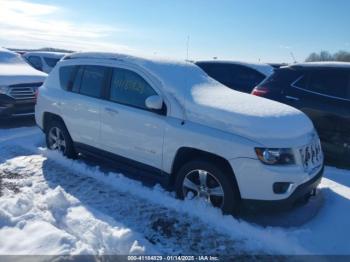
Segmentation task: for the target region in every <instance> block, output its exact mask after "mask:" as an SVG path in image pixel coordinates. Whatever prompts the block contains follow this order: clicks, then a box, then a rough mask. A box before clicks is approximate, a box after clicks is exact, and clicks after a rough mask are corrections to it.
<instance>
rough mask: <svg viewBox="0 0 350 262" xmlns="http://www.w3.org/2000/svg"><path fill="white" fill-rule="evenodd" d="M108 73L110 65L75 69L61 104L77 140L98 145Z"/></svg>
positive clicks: (75, 140) (70, 129)
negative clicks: (103, 92) (103, 93)
mask: <svg viewBox="0 0 350 262" xmlns="http://www.w3.org/2000/svg"><path fill="white" fill-rule="evenodd" d="M60 70H63V69H62V67H61V68H60ZM107 73H108V68H106V67H104V66H98V65H86V66H79V67H77V68H76V73H75V76H74V80H73V81H72V82H71V83H70V84H69V86H68V87H67V89H68V90H67V91H69V93H68V92H67V93H66V95H65V99H64V104H63V105H62V106H61V108H62V113H63V117H64V121H65V123H66V125H67V128H68V130H69V132H70V134H71V136H72V138H73V140H74V142H78V143H82V144H86V145H90V146H94V147H99V132H100V111H101V96H102V91H103V88H104V85H105V81H106V76H107Z"/></svg>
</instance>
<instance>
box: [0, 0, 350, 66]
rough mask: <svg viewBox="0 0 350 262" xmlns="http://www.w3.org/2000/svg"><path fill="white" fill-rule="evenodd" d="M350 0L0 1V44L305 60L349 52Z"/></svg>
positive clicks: (180, 56) (178, 55)
mask: <svg viewBox="0 0 350 262" xmlns="http://www.w3.org/2000/svg"><path fill="white" fill-rule="evenodd" d="M349 10H350V1H348V0H293V1H291V0H290V1H288V0H99V1H96V0H94V1H91V0H51V1H50V0H46V1H44V0H23V1H17V0H0V46H3V47H17V48H39V47H57V48H68V49H72V50H75V51H80V50H84V51H85V50H95V51H116V52H123V53H130V54H136V55H146V56H153V55H156V56H161V57H171V58H177V59H185V58H186V56H187V45H188V46H189V58H190V59H210V58H212V57H214V56H215V57H218V58H219V59H233V60H244V61H251V62H254V61H259V60H260V61H262V62H291V61H292V58H291V53H293V54H294V56H295V57H296V59H297V60H298V61H302V60H304V59H305V57H306V56H307V55H308V54H309V53H311V52H313V51H321V50H328V51H331V52H335V51H338V50H348V51H350V34H349V25H350V15H349Z"/></svg>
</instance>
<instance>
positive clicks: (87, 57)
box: [62, 55, 125, 62]
mask: <svg viewBox="0 0 350 262" xmlns="http://www.w3.org/2000/svg"><path fill="white" fill-rule="evenodd" d="M70 59H100V60H114V61H120V62H125V60H124V59H122V58H117V57H97V56H72V55H66V56H65V57H64V58H63V59H62V60H70Z"/></svg>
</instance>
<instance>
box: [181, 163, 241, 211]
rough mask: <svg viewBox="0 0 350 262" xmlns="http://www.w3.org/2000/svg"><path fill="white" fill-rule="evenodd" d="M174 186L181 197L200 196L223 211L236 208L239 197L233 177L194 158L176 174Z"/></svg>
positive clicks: (192, 197)
mask: <svg viewBox="0 0 350 262" xmlns="http://www.w3.org/2000/svg"><path fill="white" fill-rule="evenodd" d="M232 175H233V174H232ZM175 186H176V194H177V196H178V197H179V198H181V199H184V198H191V199H194V198H200V199H203V200H205V201H206V202H208V203H209V204H210V205H212V206H214V207H217V208H220V209H221V210H222V211H223V212H224V213H230V214H233V213H235V212H236V210H237V207H238V202H239V197H238V189H237V188H236V186H235V184H234V183H233V178H232V179H230V178H229V176H228V175H227V174H225V173H224V172H223V171H222V170H221V169H220V168H218V167H217V166H215V165H214V164H211V163H210V162H207V161H201V160H195V161H191V162H189V163H187V164H185V165H184V166H183V167H182V168H181V169H180V170H179V172H178V174H177V180H176V185H175Z"/></svg>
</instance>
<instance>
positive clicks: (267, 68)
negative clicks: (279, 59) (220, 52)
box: [197, 60, 274, 76]
mask: <svg viewBox="0 0 350 262" xmlns="http://www.w3.org/2000/svg"><path fill="white" fill-rule="evenodd" d="M197 63H213V64H220V63H222V64H232V65H241V66H246V67H249V68H252V69H254V70H256V71H258V72H260V73H261V74H263V75H265V76H270V75H271V74H272V73H273V70H274V68H273V66H271V65H268V64H263V63H249V62H242V61H231V60H208V61H197Z"/></svg>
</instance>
